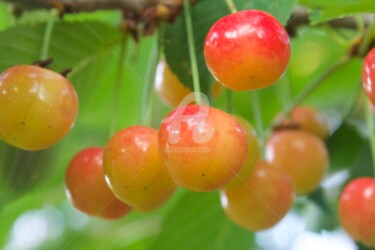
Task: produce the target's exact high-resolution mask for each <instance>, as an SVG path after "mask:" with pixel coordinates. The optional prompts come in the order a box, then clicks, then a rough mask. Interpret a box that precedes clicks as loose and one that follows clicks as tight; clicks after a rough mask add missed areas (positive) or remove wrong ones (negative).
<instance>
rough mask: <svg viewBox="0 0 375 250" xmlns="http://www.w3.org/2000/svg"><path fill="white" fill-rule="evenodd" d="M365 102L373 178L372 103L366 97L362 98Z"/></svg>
mask: <svg viewBox="0 0 375 250" xmlns="http://www.w3.org/2000/svg"><path fill="white" fill-rule="evenodd" d="M364 98H365V100H366V105H365V106H366V112H365V119H366V124H367V129H368V137H369V140H370V146H371V155H372V166H373V176H375V132H374V120H373V119H374V118H373V115H372V103H371V102H370V100H369V99H368V98H367V96H364Z"/></svg>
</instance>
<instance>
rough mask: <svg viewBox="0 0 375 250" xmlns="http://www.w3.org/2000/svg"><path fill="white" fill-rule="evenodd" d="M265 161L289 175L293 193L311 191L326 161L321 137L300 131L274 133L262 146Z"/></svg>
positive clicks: (325, 150)
mask: <svg viewBox="0 0 375 250" xmlns="http://www.w3.org/2000/svg"><path fill="white" fill-rule="evenodd" d="M266 160H267V161H269V162H271V163H273V164H274V165H275V166H277V167H279V168H281V169H282V170H284V171H285V172H286V173H287V174H289V175H290V177H291V179H292V182H293V186H294V189H295V191H296V193H297V194H308V193H310V192H312V191H314V190H315V189H316V188H317V187H318V186H319V184H320V182H321V180H322V179H323V177H324V175H325V173H326V170H327V168H328V164H329V159H328V151H327V148H326V147H325V145H324V143H323V142H322V140H320V139H319V138H318V137H316V136H315V135H311V134H309V133H306V132H304V131H300V130H284V131H279V132H276V133H274V134H273V135H272V136H271V138H270V139H269V140H268V142H267V145H266Z"/></svg>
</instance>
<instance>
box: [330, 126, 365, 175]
mask: <svg viewBox="0 0 375 250" xmlns="http://www.w3.org/2000/svg"><path fill="white" fill-rule="evenodd" d="M365 143H366V142H365V139H364V138H363V137H362V136H361V135H360V134H359V132H358V131H357V129H356V128H355V127H354V126H352V125H350V124H348V123H346V122H345V123H343V124H342V125H341V126H340V127H339V128H338V129H337V130H336V131H335V132H334V133H333V134H332V135H331V136H330V137H329V138H328V140H327V148H328V151H329V156H330V167H331V169H332V170H338V169H343V168H347V167H349V166H352V165H353V164H354V162H355V161H356V160H357V158H358V155H359V153H360V152H361V150H362V148H363V146H364V145H365ZM348 145H350V147H349V146H348Z"/></svg>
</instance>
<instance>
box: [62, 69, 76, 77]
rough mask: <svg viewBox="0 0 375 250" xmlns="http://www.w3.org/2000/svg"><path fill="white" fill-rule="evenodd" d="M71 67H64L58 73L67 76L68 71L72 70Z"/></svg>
mask: <svg viewBox="0 0 375 250" xmlns="http://www.w3.org/2000/svg"><path fill="white" fill-rule="evenodd" d="M72 70H73V69H72V68H66V69H64V70H63V71H61V72H60V75H62V76H63V77H65V78H66V77H67V76H68V74H69V73H70V72H72Z"/></svg>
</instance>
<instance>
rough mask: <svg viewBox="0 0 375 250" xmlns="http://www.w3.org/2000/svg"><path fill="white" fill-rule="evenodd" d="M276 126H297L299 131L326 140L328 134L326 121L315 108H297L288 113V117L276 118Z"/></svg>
mask: <svg viewBox="0 0 375 250" xmlns="http://www.w3.org/2000/svg"><path fill="white" fill-rule="evenodd" d="M275 123H276V124H277V126H288V125H293V124H295V125H297V126H299V128H300V129H302V130H304V131H306V132H309V133H311V134H314V135H316V136H318V137H320V138H321V139H326V138H327V137H328V136H329V134H330V129H329V124H328V121H327V119H326V118H325V117H324V116H323V115H322V114H321V113H320V112H319V111H318V110H316V109H315V108H313V107H308V106H297V107H295V108H293V109H292V111H291V112H290V117H288V118H284V117H281V116H277V117H276V121H275Z"/></svg>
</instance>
